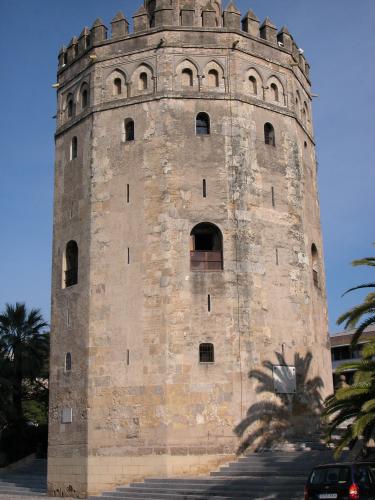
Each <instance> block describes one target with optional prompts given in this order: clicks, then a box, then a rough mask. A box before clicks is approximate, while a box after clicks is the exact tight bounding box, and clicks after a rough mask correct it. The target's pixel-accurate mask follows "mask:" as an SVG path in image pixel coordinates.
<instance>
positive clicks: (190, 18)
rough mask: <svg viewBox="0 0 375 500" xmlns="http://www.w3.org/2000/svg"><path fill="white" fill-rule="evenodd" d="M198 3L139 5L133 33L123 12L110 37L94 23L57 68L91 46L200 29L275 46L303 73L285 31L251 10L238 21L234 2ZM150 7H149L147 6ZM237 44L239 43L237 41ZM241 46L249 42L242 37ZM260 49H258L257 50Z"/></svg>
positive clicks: (160, 0)
mask: <svg viewBox="0 0 375 500" xmlns="http://www.w3.org/2000/svg"><path fill="white" fill-rule="evenodd" d="M194 2H197V0H190V1H189V2H188V1H186V2H185V3H184V4H182V5H180V6H179V7H176V6H175V5H174V3H173V2H172V3H170V1H169V0H158V1H157V2H156V3H155V7H153V8H152V11H150V12H148V10H147V8H146V6H145V5H143V6H141V7H140V8H139V9H138V11H137V12H136V13H135V14H134V16H133V19H134V32H133V33H130V32H129V23H128V21H127V19H126V18H125V16H124V15H123V13H121V12H119V13H118V14H117V15H116V16H115V17H114V19H113V20H112V22H111V27H112V31H111V37H110V38H107V28H106V27H105V25H104V23H103V21H102V20H100V19H99V20H97V21H95V23H94V25H93V27H92V29H91V31H90V30H89V29H88V28H85V29H84V30H83V32H82V33H81V35H80V37H79V39H78V48H77V47H76V46H75V44H74V46H71V44H69V50H68V52H69V53H68V55H67V57H66V62H65V66H63V64H62V62H61V60H59V68H60V69H62V68H64V69H65V67H66V66H67V65H69V64H71V63H73V62H74V61H75V59H76V58H77V57H79V56H81V55H82V54H83V53H84V52H85V51H86V50H88V49H89V48H90V47H93V46H94V45H95V46H98V45H100V46H102V44H103V42H106V41H107V40H108V43H110V42H115V41H117V40H118V41H120V40H124V39H128V40H129V47H130V43H132V44H133V43H134V42H130V41H131V40H132V39H133V37H134V36H139V34H146V33H147V31H148V30H150V29H159V30H160V29H173V30H177V29H184V28H185V29H186V28H192V29H197V28H198V29H199V28H201V29H202V28H210V29H214V30H217V31H218V33H219V32H223V31H226V30H234V31H238V32H240V31H242V33H243V35H244V36H246V35H249V36H250V37H254V38H255V39H258V40H259V42H260V43H261V40H264V41H266V42H269V43H270V44H271V45H275V46H276V47H277V48H278V49H279V50H282V51H285V52H289V53H292V55H293V59H294V61H296V62H298V63H299V65H300V69H301V71H302V72H303V73H304V74H305V76H306V77H307V78H309V77H308V75H307V74H306V61H305V63H303V62H302V61H300V57H299V49H298V47H297V45H296V44H295V42H294V41H293V37H292V36H291V35H290V33H289V31H288V29H287V28H285V27H283V28H281V30H280V31H279V32H278V33H277V29H276V27H275V26H274V25H273V23H272V21H271V20H270V19H269V18H266V19H265V21H264V22H263V24H262V25H261V26H260V23H259V20H258V18H257V17H256V15H255V14H254V12H253V11H252V10H249V11H248V12H247V13H246V15H245V16H244V17H243V19H242V21H241V13H240V11H239V10H238V9H237V7H236V5H235V3H234V2H230V3H229V5H228V7H227V8H226V9H225V10H224V11H223V13H221V10H220V8H218V7H215V6H214V5H213V4H212V3H211V2H210V1H208V2H202V4H201V6H200V7H197V6H194ZM148 8H151V7H148ZM237 43H238V42H237ZM243 43H245V45H247V44H248V43H249V42H247V41H246V39H245V38H244V40H243ZM260 50H261V48H260Z"/></svg>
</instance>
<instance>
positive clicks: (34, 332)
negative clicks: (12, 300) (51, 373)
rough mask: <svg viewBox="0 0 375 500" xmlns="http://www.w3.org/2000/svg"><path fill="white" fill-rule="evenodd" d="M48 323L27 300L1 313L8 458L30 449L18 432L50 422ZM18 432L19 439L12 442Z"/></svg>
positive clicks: (2, 415) (0, 402)
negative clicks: (29, 306) (48, 420)
mask: <svg viewBox="0 0 375 500" xmlns="http://www.w3.org/2000/svg"><path fill="white" fill-rule="evenodd" d="M46 327H47V323H45V321H44V320H43V317H42V315H41V313H40V311H39V310H38V309H31V310H30V311H28V310H27V308H26V306H25V304H19V303H16V304H15V305H14V306H13V305H10V304H6V306H5V310H4V311H3V312H2V313H1V314H0V431H1V446H0V448H1V449H2V450H5V451H6V452H7V454H8V461H11V460H12V459H14V457H17V458H21V457H22V456H24V455H23V452H22V449H23V450H24V453H28V452H30V450H29V445H28V444H27V445H26V444H25V443H24V444H22V443H20V442H19V439H18V436H21V435H25V436H26V435H27V436H30V435H31V434H32V435H33V436H38V435H39V434H40V435H42V434H41V433H39V434H38V432H37V431H33V430H32V429H33V428H34V429H35V428H36V427H38V426H39V427H41V426H45V425H46V423H47V414H48V360H49V334H48V333H47V332H46V331H45V328H46ZM44 434H45V432H44ZM44 434H43V435H44ZM15 436H17V439H15V441H14V442H13V444H10V443H12V437H13V438H14V437H15ZM35 439H37V438H35ZM29 441H30V443H32V442H33V439H31V437H30V439H29ZM34 444H35V443H34ZM26 448H27V449H26ZM32 451H35V450H32ZM17 458H16V459H17Z"/></svg>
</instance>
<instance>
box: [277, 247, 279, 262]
mask: <svg viewBox="0 0 375 500" xmlns="http://www.w3.org/2000/svg"><path fill="white" fill-rule="evenodd" d="M276 265H277V266H278V265H279V249H278V248H276Z"/></svg>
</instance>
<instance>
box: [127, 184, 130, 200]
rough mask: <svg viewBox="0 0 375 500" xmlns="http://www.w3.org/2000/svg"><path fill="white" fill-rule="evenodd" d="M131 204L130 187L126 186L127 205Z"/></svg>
mask: <svg viewBox="0 0 375 500" xmlns="http://www.w3.org/2000/svg"><path fill="white" fill-rule="evenodd" d="M129 202H130V185H129V184H127V185H126V203H129Z"/></svg>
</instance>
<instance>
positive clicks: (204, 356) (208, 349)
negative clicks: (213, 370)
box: [199, 343, 215, 363]
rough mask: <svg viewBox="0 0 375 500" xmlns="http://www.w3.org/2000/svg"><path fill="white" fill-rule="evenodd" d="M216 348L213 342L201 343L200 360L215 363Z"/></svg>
mask: <svg viewBox="0 0 375 500" xmlns="http://www.w3.org/2000/svg"><path fill="white" fill-rule="evenodd" d="M214 361H215V350H214V345H213V344H209V343H207V344H200V345H199V362H200V363H214Z"/></svg>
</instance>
